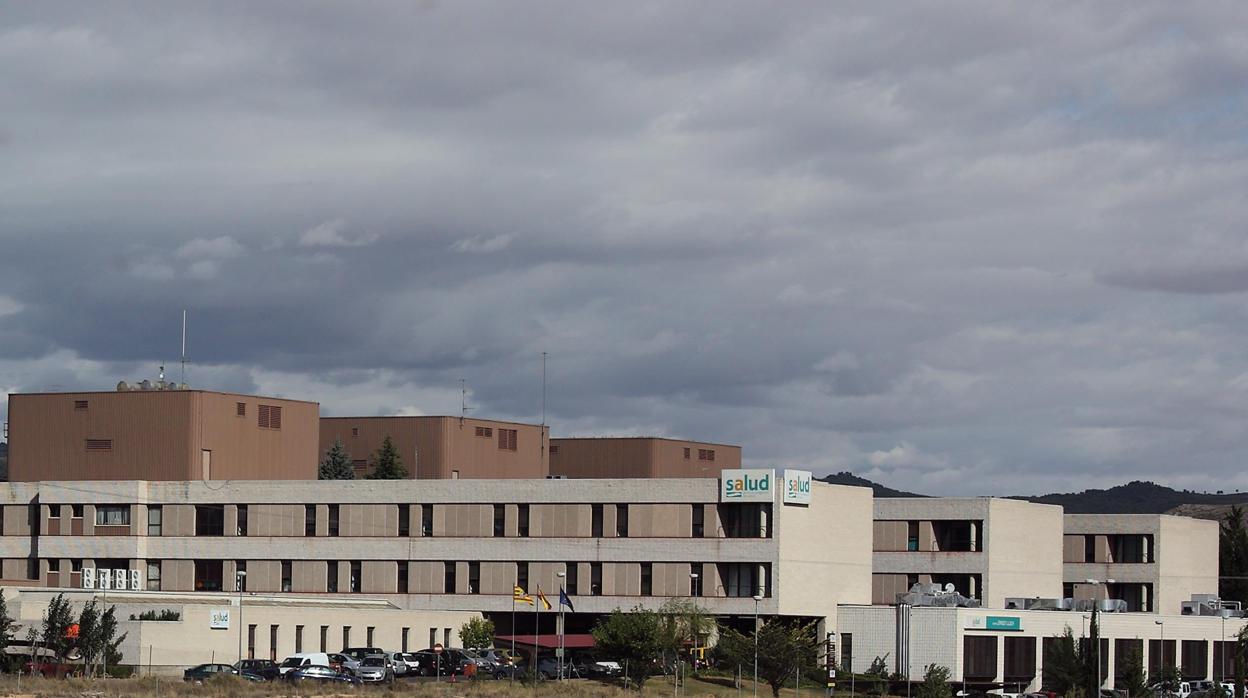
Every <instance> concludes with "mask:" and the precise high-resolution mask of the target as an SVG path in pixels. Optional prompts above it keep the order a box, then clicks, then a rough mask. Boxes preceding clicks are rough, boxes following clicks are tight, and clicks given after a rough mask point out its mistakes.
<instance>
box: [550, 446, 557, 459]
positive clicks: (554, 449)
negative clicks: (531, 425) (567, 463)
mask: <svg viewBox="0 0 1248 698" xmlns="http://www.w3.org/2000/svg"><path fill="white" fill-rule="evenodd" d="M558 452H559V444H554V445H552V446H551V447H550V455H552V456H553V455H555V454H556V453H558Z"/></svg>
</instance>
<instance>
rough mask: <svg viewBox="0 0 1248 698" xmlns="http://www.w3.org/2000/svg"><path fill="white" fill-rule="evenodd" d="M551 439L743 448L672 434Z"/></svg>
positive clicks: (559, 437) (556, 438)
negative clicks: (648, 442)
mask: <svg viewBox="0 0 1248 698" xmlns="http://www.w3.org/2000/svg"><path fill="white" fill-rule="evenodd" d="M550 440H551V441H630V440H631V441H670V442H672V443H685V444H703V445H704V446H725V447H727V448H741V446H740V445H739V444H724V443H718V442H716V441H698V440H697V439H674V438H672V437H670V436H552V437H550Z"/></svg>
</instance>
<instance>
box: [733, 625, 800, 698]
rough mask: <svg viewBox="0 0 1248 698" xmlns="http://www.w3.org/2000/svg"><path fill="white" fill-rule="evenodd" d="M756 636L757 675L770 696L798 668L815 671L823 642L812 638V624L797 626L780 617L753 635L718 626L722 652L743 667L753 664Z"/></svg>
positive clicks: (792, 675) (778, 691) (790, 679)
mask: <svg viewBox="0 0 1248 698" xmlns="http://www.w3.org/2000/svg"><path fill="white" fill-rule="evenodd" d="M755 637H757V639H758V644H757V651H758V677H759V678H760V679H762V680H764V681H766V682H767V685H769V686H771V694H772V695H773V696H779V695H780V688H781V687H782V686H784V684H785V682H786V681H792V680H793V677H794V675H795V674H796V672H797V671H798V669H801V671H802V673H803V674H807V675H810V676H813V675H814V673H815V672H816V671H817V661H818V657H819V649H820V647H821V646H822V643H821V642H820V641H819V640H818V638H816V637H815V625H814V623H807V624H805V625H798V624H795V623H785V622H782V621H779V620H772V621H768V622H766V623H764V624H763V627H761V628H759V630H758V632H757V633H755V634H754V635H752V636H748V637H747V636H746V635H743V634H742V633H739V632H737V631H736V630H733V629H732V628H727V627H721V628H720V632H719V647H720V648H721V649H722V650H723V655H724V656H725V657H727V658H729V660H730V661H732V662H733V663H735V664H740V665H741V666H742V667H745V666H749V667H751V671H752V670H753V666H754V653H755V647H756V646H755V644H754V640H755Z"/></svg>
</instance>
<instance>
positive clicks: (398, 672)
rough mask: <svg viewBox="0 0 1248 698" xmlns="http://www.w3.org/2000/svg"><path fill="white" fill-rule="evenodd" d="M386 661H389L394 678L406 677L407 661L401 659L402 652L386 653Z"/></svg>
mask: <svg viewBox="0 0 1248 698" xmlns="http://www.w3.org/2000/svg"><path fill="white" fill-rule="evenodd" d="M386 659H389V660H390V667H391V669H392V670H393V671H394V675H395V676H406V675H407V659H405V658H404V657H403V653H402V652H387V653H386Z"/></svg>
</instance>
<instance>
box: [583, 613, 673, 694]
mask: <svg viewBox="0 0 1248 698" xmlns="http://www.w3.org/2000/svg"><path fill="white" fill-rule="evenodd" d="M591 634H592V635H593V636H594V646H595V647H597V648H598V649H600V650H602V652H603V654H605V655H606V656H608V657H614V658H616V661H618V662H620V663H621V664H624V665H625V667H626V668H625V674H626V677H627V679H628V680H629V681H630V682H632V683H634V684H636V685H638V686H640V685H641V684H643V683H644V682H645V680H646V679H647V678H648V677H649V676H650V671H651V669H652V668H653V667H654V660H655V659H658V657H659V654H660V653H661V652H662V649H663V648H662V646H661V643H660V640H659V617H658V614H656V613H655V612H654V611H651V610H648V609H644V608H642V607H641V606H634V607H633V610H632V611H629V612H627V613H625V612H624V611H621V610H620V609H618V608H617V609H615V610H614V611H612V612H611V614H610V615H608V616H606V617H604V618H600V619H599V620H598V622H597V623H596V624H595V625H594V628H593V630H592V631H591Z"/></svg>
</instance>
